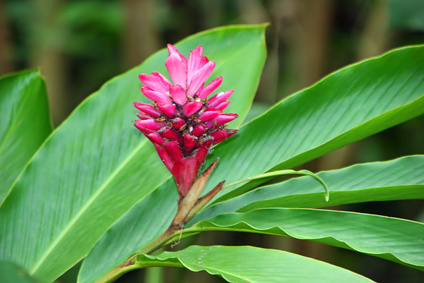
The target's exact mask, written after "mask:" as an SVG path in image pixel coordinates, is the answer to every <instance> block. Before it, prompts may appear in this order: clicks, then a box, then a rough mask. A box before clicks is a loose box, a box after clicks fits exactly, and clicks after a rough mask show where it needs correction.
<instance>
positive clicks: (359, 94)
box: [207, 46, 424, 201]
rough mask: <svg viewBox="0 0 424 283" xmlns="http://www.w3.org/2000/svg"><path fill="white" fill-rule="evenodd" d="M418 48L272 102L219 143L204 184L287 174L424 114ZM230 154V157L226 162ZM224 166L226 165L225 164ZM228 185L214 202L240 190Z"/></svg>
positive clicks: (423, 50)
mask: <svg viewBox="0 0 424 283" xmlns="http://www.w3.org/2000/svg"><path fill="white" fill-rule="evenodd" d="M423 94H424V47H423V46H417V47H407V48H401V49H397V50H394V51H391V52H389V53H387V54H385V55H383V56H381V57H377V58H374V59H370V60H366V61H364V62H361V63H358V64H354V65H351V66H349V67H346V68H344V69H341V70H339V71H337V72H335V73H333V74H331V75H329V76H328V77H326V78H324V79H323V80H321V81H320V82H318V83H317V84H315V85H313V86H312V87H310V88H307V89H305V90H302V91H300V92H298V93H296V94H294V95H292V96H290V97H288V98H287V99H285V100H283V101H281V102H280V103H278V104H277V105H275V106H274V107H273V108H272V109H271V110H269V111H268V112H267V113H265V114H264V115H262V116H260V117H259V118H257V119H255V120H253V121H252V122H250V123H248V124H246V125H245V126H243V127H242V128H241V129H240V132H239V133H238V134H237V135H236V136H235V137H234V139H233V140H234V143H230V142H225V141H224V142H223V143H222V144H221V145H220V146H219V147H217V148H216V150H215V151H214V153H213V154H212V155H211V156H210V159H209V160H214V159H215V158H216V157H220V158H221V159H222V161H221V164H220V165H218V167H217V168H216V169H215V172H214V174H213V176H212V177H211V179H210V183H209V185H208V187H207V188H208V189H207V190H209V189H210V188H211V187H212V186H214V184H217V183H218V182H220V181H222V180H227V183H232V182H234V181H237V180H241V179H244V178H246V177H250V176H254V175H258V174H261V173H264V172H266V171H269V170H271V169H290V168H293V167H295V166H297V165H301V164H303V163H305V162H307V161H309V160H312V159H314V158H316V157H319V156H321V155H323V154H324V153H327V152H329V151H332V150H334V149H337V148H339V147H342V146H344V145H346V144H350V143H352V142H355V141H357V140H360V139H362V138H365V137H367V136H370V135H372V134H374V133H377V132H379V131H382V130H384V129H387V128H389V127H391V126H393V125H396V124H399V123H402V122H404V121H407V120H409V119H412V118H414V117H416V116H418V115H421V114H423V113H424V95H423ZM227 156H229V157H227ZM224 163H225V165H224ZM249 187H252V185H250V186H243V187H233V188H230V189H228V190H226V191H222V192H221V193H220V195H219V196H220V198H219V201H221V200H224V199H228V198H231V197H234V196H237V195H240V194H241V193H242V192H244V191H246V189H247V188H249Z"/></svg>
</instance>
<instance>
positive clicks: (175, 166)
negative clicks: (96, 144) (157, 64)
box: [134, 44, 238, 197]
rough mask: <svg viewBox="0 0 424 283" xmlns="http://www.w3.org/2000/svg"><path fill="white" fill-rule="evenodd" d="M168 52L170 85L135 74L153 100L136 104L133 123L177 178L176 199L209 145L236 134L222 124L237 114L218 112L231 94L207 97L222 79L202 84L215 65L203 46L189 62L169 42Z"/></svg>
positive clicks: (156, 77)
mask: <svg viewBox="0 0 424 283" xmlns="http://www.w3.org/2000/svg"><path fill="white" fill-rule="evenodd" d="M168 51H169V56H168V58H167V59H166V61H165V65H166V68H167V69H168V72H169V75H170V76H171V79H172V83H171V82H170V81H169V80H168V79H167V78H166V77H165V76H163V75H162V74H160V73H158V72H153V73H152V74H151V75H146V74H141V75H139V78H140V80H141V82H142V83H143V84H144V85H143V86H142V87H141V91H142V92H143V94H144V95H145V96H147V97H148V98H150V99H151V100H153V101H154V102H153V104H146V103H138V102H135V103H134V106H135V107H136V108H137V109H138V110H140V111H141V112H139V113H138V114H137V116H138V117H139V118H140V120H136V121H135V122H134V123H135V126H136V127H137V128H138V129H139V130H140V131H142V132H143V133H144V135H145V136H146V137H147V138H148V139H149V140H150V141H152V142H153V144H154V145H155V147H156V150H157V152H158V154H159V156H160V158H161V159H162V161H163V163H164V164H165V165H166V167H167V168H168V170H169V171H170V172H171V173H172V175H173V176H174V178H175V181H176V183H177V187H178V192H179V194H180V197H185V196H186V195H187V193H188V191H189V190H190V187H191V185H192V184H193V182H194V180H195V179H196V176H197V174H198V171H199V169H200V167H201V166H202V164H203V162H204V160H205V158H206V155H208V153H210V151H211V147H212V145H214V144H217V143H220V142H221V141H223V140H225V139H227V138H228V137H230V136H232V135H234V134H235V133H237V130H231V129H228V128H227V125H225V124H226V123H228V122H230V121H232V120H234V119H235V118H237V117H238V115H237V114H234V113H228V114H223V113H222V111H223V110H224V109H225V108H226V107H227V106H228V104H229V103H230V102H229V101H227V99H228V98H229V97H230V96H231V94H232V93H233V90H228V91H226V92H220V93H218V94H215V95H214V96H212V97H211V98H210V99H207V97H208V96H209V95H210V94H211V93H212V92H213V91H214V90H215V89H216V88H217V87H218V86H219V85H220V84H221V82H222V77H219V78H216V79H214V80H212V81H211V82H210V83H209V84H208V85H206V86H205V81H206V79H207V78H208V77H209V75H210V74H211V73H212V71H213V69H214V67H215V62H212V61H209V60H208V58H207V57H205V56H202V53H203V50H202V46H198V47H196V48H195V49H194V50H192V51H190V54H189V56H188V60H187V59H186V57H184V56H183V55H182V54H181V53H179V52H178V50H177V48H175V47H174V46H172V45H170V44H168Z"/></svg>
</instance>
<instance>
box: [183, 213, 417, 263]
mask: <svg viewBox="0 0 424 283" xmlns="http://www.w3.org/2000/svg"><path fill="white" fill-rule="evenodd" d="M208 230H214V231H216V230H222V231H243V232H256V233H265V234H272V235H281V236H290V237H293V238H298V239H303V240H314V241H317V242H320V243H325V244H329V245H333V246H337V247H343V248H347V249H351V250H355V251H358V252H361V253H366V254H370V255H375V256H378V257H381V258H385V259H388V260H391V261H394V262H398V263H402V264H405V265H408V266H410V267H414V268H417V269H420V270H424V240H423V237H424V224H423V223H420V222H413V221H409V220H404V219H399V218H392V217H386V216H379V215H370V214H361V213H356V212H345V211H331V210H318V209H303V208H264V209H257V210H252V211H249V212H246V213H228V214H221V215H218V216H216V217H215V218H213V219H209V220H205V221H201V222H199V223H197V224H196V225H194V226H193V227H191V228H189V229H187V230H186V233H193V232H201V231H208Z"/></svg>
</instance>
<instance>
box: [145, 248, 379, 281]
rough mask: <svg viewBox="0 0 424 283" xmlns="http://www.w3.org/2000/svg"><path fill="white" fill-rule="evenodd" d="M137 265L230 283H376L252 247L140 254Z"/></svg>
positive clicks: (299, 259)
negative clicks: (209, 276)
mask: <svg viewBox="0 0 424 283" xmlns="http://www.w3.org/2000/svg"><path fill="white" fill-rule="evenodd" d="M137 262H138V263H139V264H140V265H148V266H149V265H155V264H157V265H160V266H177V267H178V266H179V267H185V268H188V269H189V270H192V271H195V272H198V271H203V270H204V271H207V272H208V273H210V274H214V275H220V276H222V277H223V278H224V279H225V280H227V281H228V282H264V283H271V282H355V283H356V282H373V281H372V280H369V279H367V278H365V277H363V276H361V275H359V274H356V273H353V272H351V271H348V270H346V269H343V268H340V267H337V266H334V265H331V264H327V263H324V262H322V261H318V260H314V259H311V258H308V257H303V256H299V255H296V254H292V253H288V252H283V251H278V250H270V249H262V248H256V247H249V246H238V247H226V246H210V247H202V246H191V247H188V248H186V249H184V250H182V251H178V252H164V253H162V254H160V255H158V256H157V257H153V256H144V255H141V256H139V257H138V258H137ZM305 270H307V272H305Z"/></svg>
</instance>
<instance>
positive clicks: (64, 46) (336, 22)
mask: <svg viewBox="0 0 424 283" xmlns="http://www.w3.org/2000/svg"><path fill="white" fill-rule="evenodd" d="M263 22H269V23H270V26H269V27H268V28H267V36H266V41H267V47H268V59H267V63H266V65H265V68H264V72H263V75H262V80H261V83H260V86H259V90H258V93H257V96H256V99H255V102H254V105H253V107H252V110H251V113H250V115H249V116H248V118H247V119H252V118H253V117H255V116H257V115H259V114H260V113H262V112H263V111H265V110H266V109H267V108H268V107H269V106H270V105H272V104H274V103H275V102H277V101H279V100H280V99H282V98H284V97H285V96H287V95H289V94H291V93H293V92H295V91H297V90H299V89H301V88H304V87H307V86H309V85H311V84H313V83H315V82H316V81H318V80H319V79H320V78H322V77H323V76H325V75H326V74H329V73H330V72H332V71H334V70H336V69H338V68H341V67H343V66H345V65H347V64H351V63H354V62H357V61H359V60H362V59H365V58H369V57H372V56H377V55H379V54H382V53H384V52H385V51H387V50H389V49H392V48H396V47H400V46H404V45H410V44H420V43H424V1H423V0H373V1H361V0H339V1H336V0H262V1H261V0H197V1H196V0H156V1H154V0H121V1H118V0H103V1H101V0H32V1H29V0H0V74H5V73H9V72H12V71H17V70H21V69H24V68H31V67H37V68H40V69H41V72H42V73H43V75H44V76H45V78H46V80H47V87H48V91H49V99H50V106H51V113H52V119H53V122H54V124H55V125H56V126H57V125H59V124H60V123H61V121H63V120H64V119H65V118H66V117H67V116H68V115H69V113H70V112H71V111H72V110H73V109H74V108H75V107H76V106H77V105H78V104H79V103H80V102H81V101H82V100H83V99H84V98H85V97H87V96H88V95H89V94H90V93H92V92H94V91H96V90H97V89H98V88H99V87H100V86H101V85H102V84H103V83H104V82H105V81H107V80H108V79H110V78H112V77H113V76H115V75H118V74H120V73H122V72H124V71H126V70H128V69H129V68H131V67H134V66H136V65H138V64H140V63H141V62H142V61H143V60H144V59H145V58H147V57H148V56H149V55H150V54H152V53H154V52H155V51H157V50H158V49H160V48H163V47H165V46H166V44H167V43H175V42H177V41H179V40H181V39H183V38H184V37H186V36H188V35H191V34H193V33H196V32H199V31H202V30H205V29H209V28H214V27H218V26H222V25H232V24H256V23H263ZM206 55H207V54H206ZM218 64H219V62H218ZM134 79H137V78H134ZM240 79H243V78H240ZM117 95H120V94H117ZM122 95H125V94H122ZM140 95H142V94H141V93H140ZM239 95H242V94H239ZM105 103H107V101H105ZM99 107H101V106H100V105H99ZM135 112H136V111H134V113H135ZM128 126H129V127H130V126H131V121H129V122H128ZM322 126H323V127H325V125H322ZM409 154H424V117H418V118H416V119H413V120H411V121H409V122H407V123H404V124H402V125H399V126H396V127H394V128H392V129H389V130H386V131H384V132H382V133H380V134H378V135H375V136H373V137H370V138H367V139H365V140H363V141H361V142H358V143H356V144H353V145H350V146H347V147H344V148H341V149H339V150H337V151H335V152H332V153H330V154H328V155H326V156H324V157H322V158H320V159H318V160H314V161H312V162H310V163H308V164H306V165H305V167H306V168H308V169H310V170H313V171H320V170H329V169H335V168H340V167H343V166H347V165H350V164H353V163H357V162H370V161H376V160H387V159H392V158H396V157H399V156H402V155H409ZM423 204H424V203H423V201H418V200H415V201H412V200H411V201H397V202H384V203H367V204H357V205H352V206H349V205H347V206H343V207H338V209H346V210H354V211H361V212H367V213H377V214H383V215H388V216H394V217H403V218H408V219H413V220H418V221H424V210H423V207H424V205H423ZM188 244H205V245H206V244H226V245H243V244H248V245H257V246H261V247H269V248H279V249H284V250H288V251H292V252H296V253H299V254H303V255H306V256H311V257H314V258H318V259H322V260H325V261H327V262H331V263H333V264H336V265H339V266H343V267H345V268H348V269H351V270H353V271H356V272H359V273H361V274H363V275H365V276H368V277H370V278H372V279H374V280H377V281H379V282H424V276H423V273H421V272H419V271H416V270H412V269H409V268H406V267H403V266H398V265H396V264H394V263H391V262H388V261H384V260H382V259H377V258H373V257H370V256H365V255H360V254H358V253H354V252H351V251H346V250H342V249H337V248H333V247H328V246H324V245H321V244H317V243H310V242H305V241H298V240H293V239H285V238H277V237H272V236H261V235H245V234H240V233H224V232H219V233H207V234H204V235H202V236H200V237H199V238H196V239H192V240H189V239H187V240H185V241H183V243H181V245H180V248H182V247H183V246H184V245H188ZM64 256H65V255H64ZM99 264H101V263H99ZM77 270H78V266H77V267H75V268H74V269H72V270H71V271H69V272H68V273H67V274H65V275H64V276H63V277H62V278H61V279H60V280H59V281H61V282H74V281H75V274H76V272H77ZM160 271H161V269H151V270H150V271H148V272H147V273H145V272H144V271H134V272H131V273H129V274H128V275H126V276H124V277H122V278H121V279H120V280H119V282H138V281H143V280H144V281H145V282H161V281H158V280H160V278H162V279H164V280H165V282H197V281H200V280H202V282H204V283H207V282H223V280H222V279H221V278H217V277H213V276H209V275H207V274H206V273H199V274H194V273H190V272H184V271H182V270H176V269H169V270H166V273H165V274H164V273H161V272H160ZM306 272H307V271H306Z"/></svg>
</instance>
